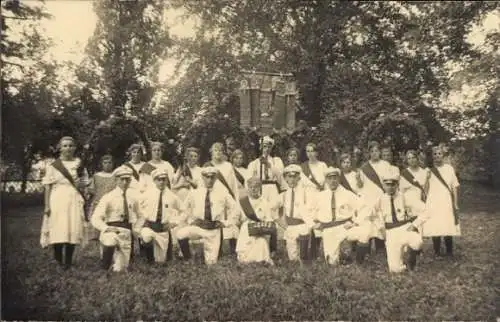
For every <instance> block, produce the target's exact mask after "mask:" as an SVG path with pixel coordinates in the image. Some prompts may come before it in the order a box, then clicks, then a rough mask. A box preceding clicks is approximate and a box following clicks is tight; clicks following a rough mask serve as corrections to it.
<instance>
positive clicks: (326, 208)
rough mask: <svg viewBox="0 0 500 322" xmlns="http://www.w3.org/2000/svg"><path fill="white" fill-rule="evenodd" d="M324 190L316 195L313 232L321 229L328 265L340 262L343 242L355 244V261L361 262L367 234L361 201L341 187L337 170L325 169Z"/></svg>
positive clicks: (366, 242) (364, 212)
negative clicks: (354, 242) (355, 242)
mask: <svg viewBox="0 0 500 322" xmlns="http://www.w3.org/2000/svg"><path fill="white" fill-rule="evenodd" d="M324 174H325V183H326V187H325V188H326V189H325V190H323V191H321V192H319V193H318V194H317V195H316V201H315V202H314V205H315V206H316V207H317V208H316V219H315V226H314V228H315V229H320V230H322V233H323V252H324V256H325V260H326V261H327V263H328V264H331V265H336V264H338V263H339V257H340V246H341V244H342V242H343V241H344V240H348V241H350V242H353V241H357V242H358V244H357V249H356V252H357V254H356V255H357V260H358V262H362V261H363V258H364V255H365V253H366V250H367V249H368V240H369V235H370V222H369V221H367V220H366V218H367V217H366V210H367V209H366V207H365V204H364V202H363V201H362V200H361V198H359V197H358V196H357V195H356V194H354V193H353V192H351V191H349V190H347V189H345V188H344V187H342V186H341V185H340V174H341V172H340V169H337V168H332V167H329V168H327V169H326V170H325V173H324Z"/></svg>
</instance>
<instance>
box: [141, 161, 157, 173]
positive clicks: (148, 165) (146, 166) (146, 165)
mask: <svg viewBox="0 0 500 322" xmlns="http://www.w3.org/2000/svg"><path fill="white" fill-rule="evenodd" d="M154 170H156V167H155V166H154V165H152V164H151V163H149V162H146V163H144V165H143V166H142V167H141V170H139V171H140V172H141V173H145V174H147V175H151V172H153V171H154Z"/></svg>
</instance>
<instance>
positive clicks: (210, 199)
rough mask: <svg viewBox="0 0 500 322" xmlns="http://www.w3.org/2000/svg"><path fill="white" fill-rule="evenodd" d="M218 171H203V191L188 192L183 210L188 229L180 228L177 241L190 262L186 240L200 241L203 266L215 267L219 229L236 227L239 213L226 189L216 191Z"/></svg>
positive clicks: (219, 241) (185, 257) (199, 189)
mask: <svg viewBox="0 0 500 322" xmlns="http://www.w3.org/2000/svg"><path fill="white" fill-rule="evenodd" d="M217 171H218V170H217V169H216V168H214V167H212V166H208V167H204V168H203V169H202V172H201V173H202V176H203V183H204V186H203V187H199V188H197V189H194V190H191V191H190V192H189V194H188V196H187V197H186V201H185V206H184V208H185V209H186V214H187V224H188V226H186V227H182V228H179V229H178V231H177V239H178V241H179V247H180V248H181V251H182V255H183V257H184V259H185V260H187V259H189V258H191V254H190V250H189V239H201V240H202V243H203V251H204V257H205V263H206V264H207V265H211V264H215V263H216V262H217V259H218V257H219V253H220V248H221V244H222V240H223V239H222V238H223V236H222V228H224V227H230V226H236V223H237V220H238V217H239V215H240V209H239V207H238V205H237V204H236V202H235V201H234V199H233V197H231V195H230V194H229V193H228V191H227V189H224V188H215V189H214V183H215V181H216V180H217V177H216V173H217Z"/></svg>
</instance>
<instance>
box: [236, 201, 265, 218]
mask: <svg viewBox="0 0 500 322" xmlns="http://www.w3.org/2000/svg"><path fill="white" fill-rule="evenodd" d="M240 204H241V208H242V209H243V212H244V213H245V216H247V218H248V219H250V220H253V221H257V222H260V221H261V220H260V219H259V218H258V217H257V215H256V214H255V210H254V209H253V207H252V204H251V203H250V199H249V198H248V197H244V198H241V199H240Z"/></svg>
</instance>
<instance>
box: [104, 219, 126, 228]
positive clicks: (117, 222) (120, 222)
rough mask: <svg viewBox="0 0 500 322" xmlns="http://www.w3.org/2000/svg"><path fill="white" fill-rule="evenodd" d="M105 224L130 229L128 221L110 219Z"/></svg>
mask: <svg viewBox="0 0 500 322" xmlns="http://www.w3.org/2000/svg"><path fill="white" fill-rule="evenodd" d="M106 225H108V226H111V227H120V228H125V229H132V224H131V223H129V222H125V221H110V222H107V223H106Z"/></svg>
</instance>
